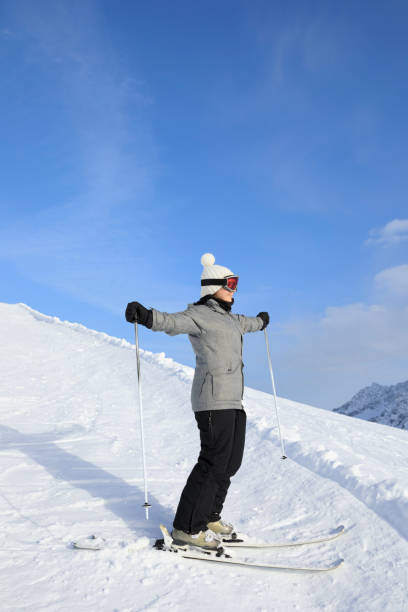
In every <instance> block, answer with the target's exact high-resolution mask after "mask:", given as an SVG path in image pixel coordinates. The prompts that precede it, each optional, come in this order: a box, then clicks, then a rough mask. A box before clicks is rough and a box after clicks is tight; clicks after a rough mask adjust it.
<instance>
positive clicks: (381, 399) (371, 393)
mask: <svg viewBox="0 0 408 612" xmlns="http://www.w3.org/2000/svg"><path fill="white" fill-rule="evenodd" d="M334 412H340V413H341V414H347V415H348V416H353V417H357V418H359V419H366V420H367V421H372V422H373V423H382V424H383V425H391V426H392V427H400V428H401V429H408V381H406V382H402V383H398V384H397V385H390V386H385V385H379V384H378V383H373V384H372V385H370V386H369V387H364V389H361V390H360V391H359V392H358V393H356V394H355V395H354V396H353V397H352V398H351V400H350V401H349V402H346V403H345V404H343V405H342V406H340V407H339V408H335V409H334Z"/></svg>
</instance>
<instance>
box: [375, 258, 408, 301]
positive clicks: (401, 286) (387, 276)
mask: <svg viewBox="0 0 408 612" xmlns="http://www.w3.org/2000/svg"><path fill="white" fill-rule="evenodd" d="M374 282H375V286H376V288H377V289H379V290H380V291H385V292H386V293H387V295H388V296H392V297H402V298H408V264H402V265H401V266H394V267H393V268H387V269H386V270H383V271H382V272H379V273H378V274H376V276H375V278H374Z"/></svg>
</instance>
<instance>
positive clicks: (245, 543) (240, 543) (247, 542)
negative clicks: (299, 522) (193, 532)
mask: <svg viewBox="0 0 408 612" xmlns="http://www.w3.org/2000/svg"><path fill="white" fill-rule="evenodd" d="M344 532H345V527H344V525H339V526H338V527H336V528H335V529H332V530H330V531H328V532H327V533H325V534H322V535H319V536H315V537H311V538H308V539H305V540H303V539H298V540H281V541H280V542H279V541H277V542H262V541H258V540H254V539H251V538H249V537H248V536H245V535H241V534H233V537H232V538H231V539H226V538H223V539H222V544H223V545H224V546H227V547H229V548H289V547H291V546H306V545H308V544H320V543H321V542H330V541H331V540H335V539H336V538H338V537H339V536H341V535H342V534H343V533H344ZM234 536H235V537H234Z"/></svg>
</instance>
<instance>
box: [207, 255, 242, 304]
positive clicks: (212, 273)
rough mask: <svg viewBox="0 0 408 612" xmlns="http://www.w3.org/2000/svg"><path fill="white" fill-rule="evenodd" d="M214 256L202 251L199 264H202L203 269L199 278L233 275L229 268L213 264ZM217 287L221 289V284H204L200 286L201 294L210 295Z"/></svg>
mask: <svg viewBox="0 0 408 612" xmlns="http://www.w3.org/2000/svg"><path fill="white" fill-rule="evenodd" d="M214 263H215V257H214V255H213V254H212V253H204V255H203V256H202V257H201V264H202V265H203V271H202V274H201V280H204V279H207V278H225V277H226V276H234V273H233V272H231V270H230V269H229V268H225V267H224V266H215V265H214ZM218 289H221V285H205V286H204V287H201V296H200V297H204V296H205V295H212V294H213V293H216V292H217V291H218Z"/></svg>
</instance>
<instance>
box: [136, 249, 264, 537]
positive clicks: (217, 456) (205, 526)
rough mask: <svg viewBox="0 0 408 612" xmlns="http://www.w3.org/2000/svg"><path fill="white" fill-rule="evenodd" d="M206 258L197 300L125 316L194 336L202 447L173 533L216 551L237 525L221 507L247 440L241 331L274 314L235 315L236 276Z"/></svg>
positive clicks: (259, 324) (252, 328) (257, 327)
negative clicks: (178, 308) (174, 308)
mask: <svg viewBox="0 0 408 612" xmlns="http://www.w3.org/2000/svg"><path fill="white" fill-rule="evenodd" d="M201 263H202V265H203V272H202V274H201V299H200V300H199V301H198V302H195V303H194V304H190V305H189V306H188V308H187V309H186V310H184V311H183V312H177V313H174V314H168V313H166V312H160V311H158V310H155V309H154V308H152V309H151V310H147V309H146V308H145V307H144V306H142V304H140V303H139V302H130V303H129V304H128V305H127V308H126V320H127V321H129V323H134V322H135V321H137V322H138V323H140V324H141V325H145V326H146V327H148V328H149V329H152V330H153V331H164V332H166V333H167V334H169V335H170V336H174V335H176V334H188V337H189V339H190V342H191V344H192V345H193V349H194V352H195V354H196V369H195V374H194V380H193V386H192V390H191V403H192V408H193V411H194V416H195V419H196V421H197V425H198V428H199V430H200V440H201V452H200V455H199V457H198V461H197V464H196V465H195V466H194V468H193V470H192V472H191V474H190V476H189V477H188V480H187V483H186V486H185V487H184V489H183V492H182V494H181V498H180V502H179V505H178V508H177V512H176V516H175V518H174V523H173V531H172V537H173V541H174V543H175V544H190V545H192V546H198V547H201V548H206V549H216V548H217V547H218V546H219V545H220V540H221V539H222V537H223V536H228V535H231V534H232V532H233V527H232V525H229V524H228V523H225V522H224V521H222V520H221V511H222V507H223V504H224V501H225V497H226V495H227V491H228V488H229V485H230V482H231V476H233V475H234V474H235V473H236V472H237V471H238V469H239V467H240V465H241V461H242V456H243V452H244V445H245V426H246V414H245V410H244V407H243V405H242V397H243V392H244V378H243V372H242V370H243V367H244V365H243V363H242V336H243V334H244V333H247V332H254V331H258V330H262V329H264V328H265V327H266V326H267V325H268V323H269V315H268V313H267V312H260V313H259V314H258V315H257V316H256V317H245V316H244V315H236V314H232V313H231V307H232V304H233V303H234V297H233V296H234V294H235V292H236V291H237V285H238V276H235V275H234V274H233V273H232V272H231V270H229V269H228V268H225V267H224V266H219V265H215V257H214V255H212V254H211V253H206V254H204V255H203V256H202V257H201Z"/></svg>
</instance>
